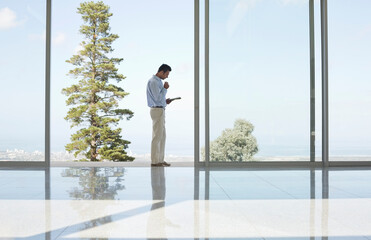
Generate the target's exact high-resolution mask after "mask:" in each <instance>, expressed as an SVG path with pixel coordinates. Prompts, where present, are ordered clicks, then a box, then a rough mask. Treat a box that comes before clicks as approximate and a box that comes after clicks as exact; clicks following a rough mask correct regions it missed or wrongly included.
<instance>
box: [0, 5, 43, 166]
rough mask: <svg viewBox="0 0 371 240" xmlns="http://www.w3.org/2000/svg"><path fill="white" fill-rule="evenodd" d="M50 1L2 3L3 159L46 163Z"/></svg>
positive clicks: (0, 136)
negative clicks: (48, 9) (46, 43)
mask: <svg viewBox="0 0 371 240" xmlns="http://www.w3.org/2000/svg"><path fill="white" fill-rule="evenodd" d="M45 22H46V4H45V0H34V1H32V2H31V1H28V0H19V1H12V0H3V1H1V2H0V34H1V54H0V75H1V88H0V109H1V112H2V113H1V117H0V161H44V139H45V137H44V135H45V127H44V126H45V120H44V119H45V113H44V110H45V107H44V106H45V31H46V29H45V26H46V24H45Z"/></svg>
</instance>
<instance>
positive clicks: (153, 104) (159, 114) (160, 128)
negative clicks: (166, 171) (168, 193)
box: [147, 64, 171, 167]
mask: <svg viewBox="0 0 371 240" xmlns="http://www.w3.org/2000/svg"><path fill="white" fill-rule="evenodd" d="M170 71H171V67H170V66H169V65H166V64H162V65H161V66H160V68H159V69H158V71H157V73H156V75H153V77H151V78H150V79H149V80H148V83H147V103H148V107H150V109H151V110H150V113H151V118H152V143H151V166H152V167H168V166H170V164H169V163H167V162H165V161H164V158H165V142H166V129H165V107H166V105H167V104H170V102H171V100H170V99H166V93H167V90H168V89H169V87H170V86H169V83H168V82H166V81H165V82H164V83H162V81H163V80H165V79H166V78H168V77H169V73H170Z"/></svg>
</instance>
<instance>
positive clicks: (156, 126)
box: [150, 108, 166, 164]
mask: <svg viewBox="0 0 371 240" xmlns="http://www.w3.org/2000/svg"><path fill="white" fill-rule="evenodd" d="M150 113H151V118H152V143H151V162H152V163H153V164H156V163H161V162H164V158H165V142H166V129H165V109H164V108H151V110H150Z"/></svg>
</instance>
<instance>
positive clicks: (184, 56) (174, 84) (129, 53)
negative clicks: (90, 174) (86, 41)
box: [51, 0, 194, 163]
mask: <svg viewBox="0 0 371 240" xmlns="http://www.w3.org/2000/svg"><path fill="white" fill-rule="evenodd" d="M80 2H83V1H76V0H66V1H59V0H58V1H56V0H55V1H53V23H52V29H53V35H54V37H55V38H57V39H59V40H60V41H58V43H56V44H54V45H53V47H52V101H51V104H52V122H51V125H52V127H51V128H52V131H51V134H52V136H51V138H52V142H51V146H52V149H51V150H52V161H71V160H74V159H75V158H74V157H73V155H71V154H68V153H66V151H65V146H66V144H68V143H70V136H71V134H73V133H75V132H76V130H77V129H78V128H73V129H70V123H69V122H67V121H66V120H65V119H64V118H65V116H66V115H67V111H68V109H69V108H70V107H69V106H66V99H67V97H66V96H65V95H63V94H62V93H61V91H62V89H63V88H66V87H68V86H71V85H72V84H75V83H77V81H76V80H75V79H73V78H71V77H69V76H66V74H67V73H68V71H69V70H70V69H72V68H73V66H72V65H71V64H69V63H66V62H65V61H66V60H67V59H70V58H71V57H72V55H73V54H75V53H76V52H77V51H78V50H79V44H80V43H81V41H82V40H83V36H82V35H81V34H80V33H79V28H80V26H81V25H82V24H83V21H82V19H81V15H80V14H78V13H76V11H77V7H79V5H80ZM103 3H104V4H106V5H108V6H110V12H111V13H113V15H112V17H111V18H110V20H109V23H110V27H111V30H110V32H111V33H114V34H118V36H119V38H118V39H116V40H115V41H114V42H113V44H112V47H113V48H114V51H113V53H112V54H111V55H110V56H115V57H119V58H123V59H124V60H123V61H122V62H121V64H120V65H117V67H118V72H119V73H121V74H123V75H124V76H125V77H126V79H124V80H123V81H122V82H120V83H118V84H117V83H116V82H115V81H112V83H114V84H116V85H118V86H120V87H122V88H123V89H124V90H125V91H126V92H128V93H129V95H128V96H126V97H125V98H124V99H123V100H122V101H120V104H119V106H120V108H125V109H130V110H131V111H133V112H134V116H133V117H132V118H131V119H130V120H129V121H127V120H125V119H124V120H121V121H120V123H119V125H118V127H120V128H122V132H121V133H122V138H123V139H125V140H128V141H130V142H131V143H130V144H129V148H128V149H127V152H128V154H129V155H130V156H133V157H135V158H136V159H135V160H134V161H135V162H140V161H142V162H148V163H149V162H150V150H151V135H152V121H151V117H150V114H149V108H148V107H147V99H146V86H147V81H148V79H149V78H151V77H152V75H153V74H156V72H157V70H158V68H159V66H160V65H161V64H163V63H166V64H168V65H170V66H171V68H172V71H171V73H170V75H169V78H168V79H167V81H168V82H169V84H170V88H169V91H168V93H167V97H169V98H174V97H181V98H182V99H181V100H176V101H174V102H173V103H171V104H170V105H169V106H168V107H167V109H166V130H167V140H166V151H165V155H166V156H165V160H166V161H169V162H175V161H189V162H192V161H193V125H194V124H193V122H194V118H193V111H194V110H193V98H194V93H193V82H194V80H193V51H194V50H193V46H194V44H193V42H194V35H193V31H194V29H193V27H194V24H193V16H194V15H193V11H194V7H193V1H188V0H181V1H167V0H161V1H152V0H140V1H131V0H124V1H121V0H120V1H103ZM143 6H145V7H143Z"/></svg>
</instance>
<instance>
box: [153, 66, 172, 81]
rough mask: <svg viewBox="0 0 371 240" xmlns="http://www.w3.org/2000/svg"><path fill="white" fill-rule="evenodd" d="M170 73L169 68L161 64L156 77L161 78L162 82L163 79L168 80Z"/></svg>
mask: <svg viewBox="0 0 371 240" xmlns="http://www.w3.org/2000/svg"><path fill="white" fill-rule="evenodd" d="M170 71H171V67H170V66H169V65H167V64H162V65H161V66H160V67H159V69H158V71H157V74H156V76H157V77H159V78H161V79H162V80H164V79H166V78H168V76H169V73H170Z"/></svg>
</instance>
